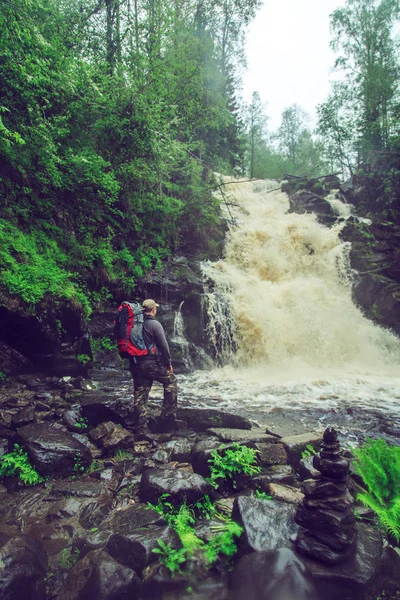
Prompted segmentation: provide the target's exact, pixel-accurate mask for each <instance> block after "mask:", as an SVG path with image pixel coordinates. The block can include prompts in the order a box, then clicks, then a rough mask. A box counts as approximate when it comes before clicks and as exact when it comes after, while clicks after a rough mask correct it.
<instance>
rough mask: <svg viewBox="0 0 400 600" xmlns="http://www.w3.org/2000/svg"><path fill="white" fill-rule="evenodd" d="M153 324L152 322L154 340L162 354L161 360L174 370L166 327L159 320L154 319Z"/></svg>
mask: <svg viewBox="0 0 400 600" xmlns="http://www.w3.org/2000/svg"><path fill="white" fill-rule="evenodd" d="M151 324H152V329H153V338H154V342H155V344H156V346H157V349H158V351H159V353H160V355H161V360H162V362H163V363H164V364H165V366H166V367H168V368H169V369H170V370H172V365H171V353H170V351H169V346H168V342H167V338H166V337H165V332H164V328H163V326H162V325H161V323H160V322H159V321H155V320H154V321H152V323H151Z"/></svg>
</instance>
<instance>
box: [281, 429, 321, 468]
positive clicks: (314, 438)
mask: <svg viewBox="0 0 400 600" xmlns="http://www.w3.org/2000/svg"><path fill="white" fill-rule="evenodd" d="M280 442H281V444H283V445H284V446H285V449H286V452H287V455H288V461H289V463H290V464H291V465H292V467H293V468H294V469H295V470H296V471H298V470H299V467H300V460H301V458H302V456H301V455H302V453H303V452H304V451H305V450H306V449H307V446H308V445H309V444H310V445H311V446H313V447H314V449H315V450H316V451H318V450H319V449H320V448H321V444H322V434H321V433H313V432H310V433H301V434H299V435H290V436H287V437H283V438H281V439H280Z"/></svg>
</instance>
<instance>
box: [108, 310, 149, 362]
mask: <svg viewBox="0 0 400 600" xmlns="http://www.w3.org/2000/svg"><path fill="white" fill-rule="evenodd" d="M143 323H144V316H143V309H142V307H141V306H140V304H138V303H137V302H134V303H130V302H122V304H121V306H120V307H119V308H118V311H117V315H116V318H115V328H114V333H115V339H116V341H117V344H118V352H119V355H120V356H121V358H130V357H131V356H145V355H146V354H148V350H147V348H146V344H145V343H144V339H143Z"/></svg>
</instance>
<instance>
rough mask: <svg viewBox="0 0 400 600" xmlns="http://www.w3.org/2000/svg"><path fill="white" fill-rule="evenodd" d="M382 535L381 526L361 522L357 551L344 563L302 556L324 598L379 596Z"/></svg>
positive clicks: (358, 599) (359, 599) (354, 599)
mask: <svg viewBox="0 0 400 600" xmlns="http://www.w3.org/2000/svg"><path fill="white" fill-rule="evenodd" d="M381 552H382V538H381V535H380V533H379V531H378V530H377V529H375V528H374V527H370V526H367V525H365V524H364V523H359V524H357V548H356V553H355V554H353V555H352V556H350V557H349V558H348V559H347V560H345V561H343V562H341V563H340V564H334V565H332V564H329V565H326V564H323V563H321V562H320V561H318V560H313V559H310V558H308V557H307V556H302V560H303V562H304V563H305V564H306V565H307V566H308V568H309V569H310V572H311V574H312V577H313V581H314V584H315V587H316V588H317V590H318V592H319V593H320V595H321V597H322V598H324V599H325V598H329V600H331V598H332V599H333V600H365V599H366V598H373V599H375V598H376V597H377V595H378V592H380V591H381V589H382V588H380V589H379V590H377V589H376V585H375V584H376V582H377V577H378V574H379V571H380V565H381V561H380V557H381Z"/></svg>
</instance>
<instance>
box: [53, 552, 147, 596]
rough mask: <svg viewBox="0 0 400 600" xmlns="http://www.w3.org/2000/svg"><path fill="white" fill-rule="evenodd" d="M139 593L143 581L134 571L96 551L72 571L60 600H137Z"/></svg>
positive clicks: (104, 553)
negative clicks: (124, 599)
mask: <svg viewBox="0 0 400 600" xmlns="http://www.w3.org/2000/svg"><path fill="white" fill-rule="evenodd" d="M139 593H140V580H139V577H138V576H137V574H136V573H135V572H134V571H133V570H132V569H130V568H128V567H126V566H123V565H121V564H119V563H118V562H116V561H115V560H114V559H113V558H111V557H110V556H109V555H108V554H107V553H106V552H103V551H101V550H94V551H92V552H89V554H87V555H86V556H85V557H84V558H83V559H82V560H80V561H79V562H78V563H77V564H76V565H75V566H74V567H72V569H71V570H70V571H69V573H68V576H67V580H66V582H65V587H64V589H63V591H62V594H61V597H60V600H86V599H88V598H91V599H93V600H119V599H123V598H127V599H128V598H129V600H135V599H138V598H139Z"/></svg>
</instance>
